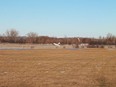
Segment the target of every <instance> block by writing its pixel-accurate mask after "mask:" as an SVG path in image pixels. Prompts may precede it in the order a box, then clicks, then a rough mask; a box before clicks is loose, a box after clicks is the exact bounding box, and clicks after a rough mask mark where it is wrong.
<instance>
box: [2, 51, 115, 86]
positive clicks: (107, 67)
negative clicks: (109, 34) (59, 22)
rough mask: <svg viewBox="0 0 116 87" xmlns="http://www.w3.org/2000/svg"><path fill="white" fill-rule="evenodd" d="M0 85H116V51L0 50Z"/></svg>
mask: <svg viewBox="0 0 116 87" xmlns="http://www.w3.org/2000/svg"><path fill="white" fill-rule="evenodd" d="M0 87H116V50H107V49H78V50H67V49H43V50H42V49H41V50H0Z"/></svg>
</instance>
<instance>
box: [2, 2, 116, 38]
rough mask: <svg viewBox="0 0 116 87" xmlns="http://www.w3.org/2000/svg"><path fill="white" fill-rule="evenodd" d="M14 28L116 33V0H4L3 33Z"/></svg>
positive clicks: (70, 33) (61, 34) (55, 34)
mask: <svg viewBox="0 0 116 87" xmlns="http://www.w3.org/2000/svg"><path fill="white" fill-rule="evenodd" d="M10 29H16V30H17V31H19V33H20V35H26V34H27V33H29V32H35V33H38V35H40V36H51V37H99V36H106V34H107V33H112V34H113V35H116V0H0V34H3V33H4V32H5V31H6V30H10Z"/></svg>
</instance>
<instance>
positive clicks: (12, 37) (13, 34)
mask: <svg viewBox="0 0 116 87" xmlns="http://www.w3.org/2000/svg"><path fill="white" fill-rule="evenodd" d="M18 35H19V32H18V31H17V30H15V29H11V30H7V31H6V33H5V36H6V38H7V40H8V42H13V43H16V41H17V37H18Z"/></svg>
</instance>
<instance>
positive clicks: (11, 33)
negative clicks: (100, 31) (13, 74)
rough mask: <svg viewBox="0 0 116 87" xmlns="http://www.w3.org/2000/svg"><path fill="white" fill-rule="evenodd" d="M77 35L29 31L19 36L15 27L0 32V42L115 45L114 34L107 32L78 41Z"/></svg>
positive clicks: (115, 38) (115, 37)
mask: <svg viewBox="0 0 116 87" xmlns="http://www.w3.org/2000/svg"><path fill="white" fill-rule="evenodd" d="M78 38H79V37H63V38H57V37H49V36H39V35H38V34H37V33H35V32H29V33H27V34H26V35H25V36H20V35H19V32H18V31H17V30H15V29H11V30H7V31H6V32H5V33H3V34H0V43H20V44H24V43H31V44H52V43H58V42H60V43H61V44H69V45H70V44H79V43H88V44H90V45H116V36H115V35H112V34H110V33H108V34H107V35H106V36H105V37H101V36H100V37H99V38H82V37H80V41H81V42H79V41H78Z"/></svg>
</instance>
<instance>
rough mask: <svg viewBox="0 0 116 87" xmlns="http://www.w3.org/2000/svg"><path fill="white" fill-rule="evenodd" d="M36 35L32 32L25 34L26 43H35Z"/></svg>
mask: <svg viewBox="0 0 116 87" xmlns="http://www.w3.org/2000/svg"><path fill="white" fill-rule="evenodd" d="M37 37H38V34H37V33H34V32H30V33H28V34H27V42H28V43H36V42H37Z"/></svg>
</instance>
